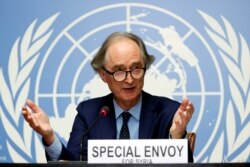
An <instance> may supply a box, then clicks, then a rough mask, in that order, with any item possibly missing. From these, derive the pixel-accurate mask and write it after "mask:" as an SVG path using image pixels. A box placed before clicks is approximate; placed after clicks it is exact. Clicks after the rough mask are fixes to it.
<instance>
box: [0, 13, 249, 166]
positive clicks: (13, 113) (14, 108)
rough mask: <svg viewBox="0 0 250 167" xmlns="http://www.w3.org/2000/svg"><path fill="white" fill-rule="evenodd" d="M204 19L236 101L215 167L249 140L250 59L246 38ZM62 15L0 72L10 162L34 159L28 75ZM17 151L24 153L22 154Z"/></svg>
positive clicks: (21, 45) (32, 31)
mask: <svg viewBox="0 0 250 167" xmlns="http://www.w3.org/2000/svg"><path fill="white" fill-rule="evenodd" d="M199 13H200V14H201V16H202V17H203V19H204V20H205V21H206V23H207V24H208V27H205V29H206V32H207V34H208V35H209V37H210V38H211V39H212V41H213V42H214V43H215V44H216V45H217V46H218V48H219V53H220V55H221V58H222V59H223V61H224V63H225V65H226V67H227V69H228V71H229V75H228V82H229V87H230V91H231V98H230V100H229V101H228V104H227V108H226V113H227V114H226V129H224V131H222V133H221V135H220V138H219V140H218V142H217V144H216V146H215V147H214V150H213V152H212V154H211V155H210V157H207V158H206V159H205V160H206V161H211V162H213V161H221V160H222V159H224V160H225V159H226V158H227V157H229V156H230V155H232V154H233V153H234V152H235V151H237V149H239V147H240V145H241V144H242V143H244V142H245V141H247V140H248V136H247V135H246V134H248V132H247V130H248V129H250V123H249V121H248V120H247V119H248V117H249V108H250V93H249V81H250V71H249V70H248V67H247V62H250V53H249V48H248V45H247V43H246V41H245V39H244V38H243V36H242V35H241V34H240V35H239V39H238V36H237V34H236V33H235V31H234V29H233V27H232V26H231V24H230V23H229V22H228V21H227V20H226V19H225V18H224V17H222V20H223V23H224V26H225V27H222V26H221V25H220V24H219V22H218V21H217V20H215V19H214V18H212V17H211V16H209V15H208V14H206V13H204V12H202V11H199ZM58 15H59V14H58V13H57V14H55V15H53V16H51V17H49V18H48V19H47V20H45V21H44V22H43V23H42V24H41V25H40V26H38V28H36V27H35V26H36V24H37V20H35V21H33V22H32V23H31V24H30V26H29V27H28V29H27V30H26V32H25V33H24V36H23V38H20V37H18V38H17V40H16V41H15V43H14V45H13V47H12V50H11V53H10V56H9V63H8V76H7V77H6V78H5V76H4V74H3V69H2V68H0V81H1V84H0V98H1V101H2V102H3V106H2V107H4V108H2V107H1V106H0V119H1V120H2V124H3V126H4V130H5V131H6V132H11V133H7V135H8V138H7V140H6V144H7V148H8V150H9V153H10V156H11V158H12V159H13V161H16V162H27V160H26V159H25V157H29V158H31V157H32V155H31V154H32V151H31V143H32V141H31V140H32V136H33V133H32V130H31V128H29V127H28V125H27V124H26V123H25V121H20V117H21V116H20V115H21V108H22V105H23V104H24V103H25V100H26V99H27V98H28V95H29V88H30V84H31V78H30V77H29V75H30V74H31V72H32V69H33V67H34V65H35V64H36V62H37V59H38V57H39V54H40V52H39V51H40V50H41V49H42V47H43V46H44V45H45V44H46V42H47V41H48V39H49V38H50V36H51V35H52V32H53V30H52V29H51V25H52V24H53V23H54V21H55V20H56V18H57V17H58ZM224 29H225V31H224ZM239 46H240V47H239ZM244 99H246V100H244ZM3 110H6V111H7V113H6V112H3ZM237 111H238V112H237ZM236 115H238V116H239V117H240V122H241V124H246V125H245V126H244V127H243V128H241V130H240V131H239V132H236V124H235V122H236V120H235V119H236V117H235V116H236ZM247 121H248V122H247ZM20 126H23V129H22V131H21V132H20V131H19V128H18V127H20ZM225 137H226V139H227V142H226V144H227V145H228V150H227V155H223V145H224V140H225ZM34 138H35V147H36V149H35V150H36V155H37V156H36V158H37V161H44V160H45V159H40V160H39V159H38V158H39V157H42V156H38V155H39V153H40V152H39V150H43V147H42V145H41V143H40V141H39V139H38V137H37V136H36V135H35V137H34ZM16 149H17V150H20V151H21V152H22V154H20V153H19V152H18V151H16ZM248 150H249V146H248V147H246V148H245V149H244V150H243V151H242V152H241V154H239V155H237V156H236V157H234V158H233V161H240V160H242V159H241V157H242V155H243V156H244V155H247V151H248ZM23 154H25V156H23ZM246 158H247V157H246ZM243 161H244V160H243Z"/></svg>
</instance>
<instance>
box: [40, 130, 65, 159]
mask: <svg viewBox="0 0 250 167" xmlns="http://www.w3.org/2000/svg"><path fill="white" fill-rule="evenodd" d="M44 148H45V151H46V153H47V154H48V156H49V157H50V159H51V160H52V161H56V160H58V159H59V157H60V154H61V152H62V143H61V142H60V140H59V139H58V137H57V136H56V135H55V140H54V142H53V143H52V144H51V145H50V146H45V145H44Z"/></svg>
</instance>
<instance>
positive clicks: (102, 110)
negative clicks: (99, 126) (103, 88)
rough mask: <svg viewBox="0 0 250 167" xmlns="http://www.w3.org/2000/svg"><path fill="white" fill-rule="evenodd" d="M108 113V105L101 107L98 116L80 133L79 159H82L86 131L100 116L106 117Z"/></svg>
mask: <svg viewBox="0 0 250 167" xmlns="http://www.w3.org/2000/svg"><path fill="white" fill-rule="evenodd" d="M108 113H109V107H108V106H104V107H102V108H101V110H100V112H99V115H98V117H97V118H96V119H95V120H94V122H93V123H92V124H91V125H90V126H89V127H88V128H87V130H86V131H85V132H84V133H83V134H82V136H81V141H80V161H82V160H83V140H84V137H85V136H86V135H87V134H88V132H89V131H90V130H91V129H92V128H93V126H95V124H96V123H97V122H98V121H99V120H100V118H101V117H106V116H107V115H108Z"/></svg>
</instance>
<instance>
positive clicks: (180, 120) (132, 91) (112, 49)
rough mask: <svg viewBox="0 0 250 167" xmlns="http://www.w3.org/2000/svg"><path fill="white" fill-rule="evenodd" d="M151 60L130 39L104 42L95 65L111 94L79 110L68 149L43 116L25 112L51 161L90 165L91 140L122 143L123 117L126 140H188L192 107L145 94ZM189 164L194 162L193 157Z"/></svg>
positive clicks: (140, 43) (136, 41)
mask: <svg viewBox="0 0 250 167" xmlns="http://www.w3.org/2000/svg"><path fill="white" fill-rule="evenodd" d="M153 60H154V57H153V56H151V55H149V54H148V53H147V50H146V47H145V44H144V43H143V41H142V40H141V39H140V38H139V37H138V36H136V35H134V34H132V33H127V32H121V33H120V32H116V33H113V34H111V35H110V36H109V37H108V38H107V39H106V40H105V41H104V43H103V45H102V47H101V48H100V50H99V51H98V53H97V54H96V56H95V57H94V59H93V60H92V62H91V65H92V67H93V68H94V70H95V71H96V72H98V73H99V75H100V77H101V79H102V80H103V81H104V82H105V83H107V84H108V86H109V89H110V91H111V92H112V93H111V94H109V95H106V96H104V97H99V98H95V99H90V100H87V101H83V102H81V103H80V104H79V105H78V107H77V111H78V114H77V116H76V118H75V121H74V125H73V128H72V132H71V134H70V139H69V141H68V144H67V148H66V147H64V146H63V145H62V144H61V142H60V141H59V140H58V138H57V137H56V135H55V133H54V131H53V129H52V127H51V126H50V124H49V119H48V116H47V115H46V114H45V112H43V110H42V109H41V108H39V107H38V106H37V105H36V104H35V103H34V102H32V101H31V100H27V102H26V105H27V106H28V107H29V108H31V110H32V111H33V113H32V114H31V113H30V112H28V110H27V107H26V106H24V107H23V109H22V110H23V116H24V118H25V120H26V121H27V122H28V123H29V124H30V126H31V127H32V128H33V129H34V130H35V131H36V132H37V133H39V134H40V135H41V136H42V138H43V142H44V145H45V150H46V155H47V158H48V160H59V159H64V160H79V159H80V158H79V157H81V154H83V160H87V140H88V139H118V138H123V137H124V136H123V135H122V133H123V130H121V129H122V127H123V126H122V124H123V118H122V117H123V116H122V113H129V118H128V132H126V135H125V136H126V137H128V136H129V138H131V139H157V138H169V137H170V138H173V139H180V138H185V135H186V126H187V124H188V122H189V120H190V119H191V116H192V114H193V112H194V107H193V104H192V103H191V102H190V101H189V100H188V99H186V98H185V99H184V100H183V101H182V103H181V104H180V103H178V102H176V101H173V100H171V99H168V98H165V97H158V96H153V95H150V94H148V93H146V92H144V91H143V90H142V89H143V84H144V75H145V72H146V69H148V68H149V67H150V65H151V64H152V62H153ZM163 91H164V90H163ZM103 106H108V107H109V108H110V113H109V114H108V115H107V116H106V117H102V118H100V120H99V121H98V122H96V124H95V125H94V126H93V127H91V128H90V126H91V125H92V124H93V122H94V121H95V119H96V118H97V117H98V115H99V112H100V109H101V108H102V107H103ZM89 128H90V129H89ZM87 129H89V131H88V133H87V134H86V135H83V134H84V132H86V130H87ZM81 144H82V145H81ZM189 161H190V162H191V161H193V157H192V155H191V154H189Z"/></svg>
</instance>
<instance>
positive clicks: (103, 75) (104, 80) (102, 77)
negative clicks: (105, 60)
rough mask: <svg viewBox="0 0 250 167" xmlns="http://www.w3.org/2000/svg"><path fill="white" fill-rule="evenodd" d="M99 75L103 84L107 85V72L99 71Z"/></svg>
mask: <svg viewBox="0 0 250 167" xmlns="http://www.w3.org/2000/svg"><path fill="white" fill-rule="evenodd" d="M98 73H99V76H100V77H101V79H102V80H103V82H105V83H107V78H106V77H107V75H106V72H105V71H103V70H99V71H98Z"/></svg>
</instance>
